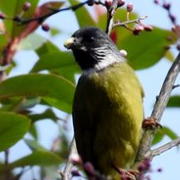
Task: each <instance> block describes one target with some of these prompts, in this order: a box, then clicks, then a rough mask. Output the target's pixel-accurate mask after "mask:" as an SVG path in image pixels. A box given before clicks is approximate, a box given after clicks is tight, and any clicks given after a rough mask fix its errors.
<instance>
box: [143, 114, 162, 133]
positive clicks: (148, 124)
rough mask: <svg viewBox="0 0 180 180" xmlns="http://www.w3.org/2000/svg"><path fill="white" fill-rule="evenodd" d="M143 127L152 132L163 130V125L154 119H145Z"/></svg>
mask: <svg viewBox="0 0 180 180" xmlns="http://www.w3.org/2000/svg"><path fill="white" fill-rule="evenodd" d="M142 127H143V129H152V130H154V129H157V128H158V127H160V128H162V126H161V124H159V123H158V122H157V120H156V119H155V118H152V117H149V118H146V119H144V121H143V123H142Z"/></svg>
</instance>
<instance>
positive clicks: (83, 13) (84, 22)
mask: <svg viewBox="0 0 180 180" xmlns="http://www.w3.org/2000/svg"><path fill="white" fill-rule="evenodd" d="M68 1H69V3H70V4H71V6H73V5H77V4H79V3H80V1H77V0H68ZM74 13H75V15H76V18H77V21H78V24H79V26H80V27H84V26H96V23H95V21H94V20H93V18H92V16H91V15H90V13H89V11H88V10H87V9H86V8H85V5H84V6H82V7H80V8H79V9H77V10H76V11H74ZM82 17H83V18H82Z"/></svg>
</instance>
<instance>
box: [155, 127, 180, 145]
mask: <svg viewBox="0 0 180 180" xmlns="http://www.w3.org/2000/svg"><path fill="white" fill-rule="evenodd" d="M165 136H168V137H169V138H170V139H172V140H173V139H176V138H178V135H177V134H176V133H175V132H173V131H172V130H171V129H170V128H168V127H167V126H163V128H162V129H158V131H157V133H156V135H155V137H154V139H153V143H152V144H153V145H155V144H158V143H159V142H161V141H162V140H163V138H164V137H165Z"/></svg>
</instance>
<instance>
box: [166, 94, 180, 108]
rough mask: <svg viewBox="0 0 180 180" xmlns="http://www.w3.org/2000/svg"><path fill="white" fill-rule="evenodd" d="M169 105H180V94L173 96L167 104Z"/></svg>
mask: <svg viewBox="0 0 180 180" xmlns="http://www.w3.org/2000/svg"><path fill="white" fill-rule="evenodd" d="M167 107H170V108H173V107H180V96H171V97H170V99H169V102H168V104H167Z"/></svg>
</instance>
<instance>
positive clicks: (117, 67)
mask: <svg viewBox="0 0 180 180" xmlns="http://www.w3.org/2000/svg"><path fill="white" fill-rule="evenodd" d="M64 45H65V47H66V48H68V49H72V51H73V54H74V57H75V60H76V62H77V63H78V64H79V66H80V67H81V69H82V71H83V73H82V75H81V77H80V78H79V81H78V84H77V88H76V92H75V96H74V104H73V125H74V132H75V140H76V145H77V150H78V153H79V155H80V156H81V157H82V159H83V162H87V161H88V162H91V163H92V165H93V166H94V168H95V169H96V170H97V171H99V172H100V173H102V174H104V175H110V176H111V177H112V179H116V180H117V179H121V178H120V172H122V171H121V170H122V169H130V168H131V166H132V165H133V163H134V160H135V157H136V154H137V150H138V146H139V142H140V139H141V125H142V121H143V104H142V99H143V89H142V86H141V84H140V82H139V80H138V78H137V77H136V75H135V73H134V71H133V69H132V68H131V67H130V66H129V65H128V64H127V62H126V60H125V59H124V58H123V57H122V55H121V53H120V52H119V50H118V48H117V47H116V45H115V44H114V43H113V42H112V41H111V39H110V38H109V37H108V35H107V34H105V33H104V32H103V31H101V30H100V29H98V28H94V27H86V28H82V29H80V30H78V31H76V32H75V33H74V34H73V35H72V37H71V38H70V39H68V40H67V41H66V42H65V44H64Z"/></svg>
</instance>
